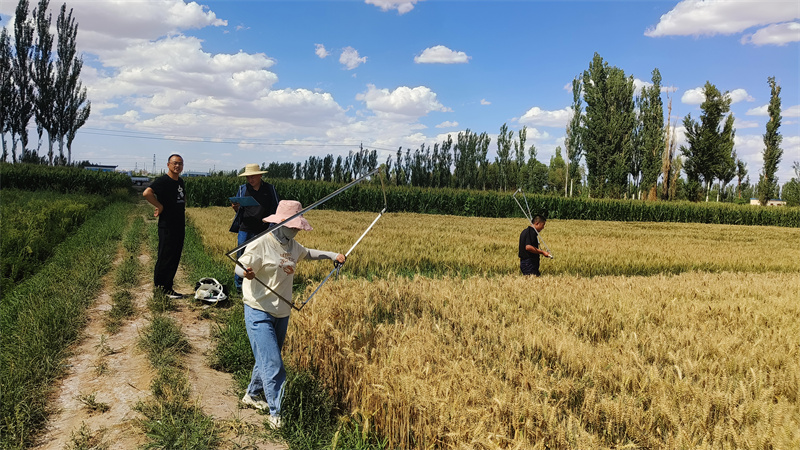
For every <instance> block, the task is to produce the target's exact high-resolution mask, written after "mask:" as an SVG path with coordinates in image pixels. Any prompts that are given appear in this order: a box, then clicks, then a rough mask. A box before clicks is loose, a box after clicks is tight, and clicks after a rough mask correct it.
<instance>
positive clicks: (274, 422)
mask: <svg viewBox="0 0 800 450" xmlns="http://www.w3.org/2000/svg"><path fill="white" fill-rule="evenodd" d="M267 421H268V422H269V425H270V426H271V427H272V428H274V429H276V430H277V429H278V428H280V427H281V417H280V416H273V415H272V414H270V415H269V416H267Z"/></svg>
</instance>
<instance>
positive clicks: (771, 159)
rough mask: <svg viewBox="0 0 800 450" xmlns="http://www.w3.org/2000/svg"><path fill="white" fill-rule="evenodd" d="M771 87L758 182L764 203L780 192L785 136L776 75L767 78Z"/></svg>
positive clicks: (759, 196) (759, 192)
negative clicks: (762, 165)
mask: <svg viewBox="0 0 800 450" xmlns="http://www.w3.org/2000/svg"><path fill="white" fill-rule="evenodd" d="M767 81H768V83H769V88H770V100H769V106H768V107H767V111H768V112H769V122H767V132H766V133H765V134H764V168H763V169H762V172H763V173H762V174H761V178H760V180H759V182H758V199H759V201H760V202H761V204H762V205H766V204H767V202H768V201H769V200H770V199H771V198H773V197H775V196H776V194H777V192H778V179H777V177H775V172H776V171H777V170H778V164H780V162H781V157H782V156H783V150H782V149H781V141H783V136H781V134H780V133H779V132H778V129H779V128H780V126H781V87H780V86H779V85H778V84H777V83H775V77H769V78H768V79H767Z"/></svg>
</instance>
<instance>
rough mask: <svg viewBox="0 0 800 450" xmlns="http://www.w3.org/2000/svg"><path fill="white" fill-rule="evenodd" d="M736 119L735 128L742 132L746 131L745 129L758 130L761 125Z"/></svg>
mask: <svg viewBox="0 0 800 450" xmlns="http://www.w3.org/2000/svg"><path fill="white" fill-rule="evenodd" d="M734 119H735V123H734V126H735V127H736V129H737V130H741V129H745V128H758V127H759V124H758V122H756V121H752V120H739V119H737V118H735V117H734Z"/></svg>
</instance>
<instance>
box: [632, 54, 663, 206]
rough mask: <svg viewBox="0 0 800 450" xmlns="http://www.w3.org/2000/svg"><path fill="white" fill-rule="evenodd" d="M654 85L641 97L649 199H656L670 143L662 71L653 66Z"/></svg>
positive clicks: (640, 131)
mask: <svg viewBox="0 0 800 450" xmlns="http://www.w3.org/2000/svg"><path fill="white" fill-rule="evenodd" d="M652 81H653V85H652V86H645V87H643V88H642V94H641V96H640V97H639V99H638V105H639V127H638V129H637V130H638V136H639V139H638V144H639V145H640V147H639V149H640V152H641V157H642V160H641V162H642V165H641V170H642V184H641V188H642V190H643V191H645V192H646V193H647V198H649V199H651V200H655V199H656V186H657V184H658V177H659V175H660V174H661V169H662V164H663V161H662V160H663V155H664V148H665V146H666V139H665V134H664V133H665V132H664V104H663V102H662V101H661V72H659V70H658V69H653V72H652Z"/></svg>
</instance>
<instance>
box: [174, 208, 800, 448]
mask: <svg viewBox="0 0 800 450" xmlns="http://www.w3.org/2000/svg"><path fill="white" fill-rule="evenodd" d="M231 214H232V213H231V212H230V210H229V209H228V210H226V209H224V208H205V209H192V210H190V212H189V216H190V217H191V219H192V221H193V222H194V223H195V225H196V226H197V227H198V228H199V229H200V230H201V234H202V235H203V238H204V242H205V244H206V246H207V248H208V249H209V250H208V251H209V252H211V253H214V254H219V255H221V254H222V253H223V252H224V251H226V250H229V249H230V248H232V247H234V246H235V242H234V241H233V234H231V233H227V228H228V226H229V221H230V219H231ZM307 217H308V219H309V221H310V222H311V224H312V226H314V227H315V230H314V231H312V232H309V233H300V235H299V236H298V238H297V239H298V241H300V242H301V243H303V244H304V245H306V246H308V247H313V248H320V249H325V250H336V251H341V252H344V251H346V249H347V248H349V246H350V245H351V244H352V242H354V241H355V239H356V238H357V237H358V236H359V235H360V233H361V232H362V231H363V229H364V228H366V226H367V225H369V223H370V222H371V221H372V219H373V218H374V217H375V214H370V213H341V212H331V211H311V212H310V213H309V214H307ZM524 226H525V223H524V222H522V221H520V220H519V219H477V218H463V217H451V216H433V215H416V214H386V215H385V216H384V218H382V219H381V221H379V222H378V224H377V225H376V226H375V229H374V230H373V233H371V234H369V235H368V236H367V237H366V238H365V239H364V241H362V243H361V244H360V246H359V247H357V249H356V250H355V251H354V252H353V254H352V255H351V258H350V259H349V260H348V262H347V264H346V265H345V268H344V269H343V270H342V277H340V278H339V279H337V280H332V281H329V282H328V284H327V285H326V286H325V288H324V289H322V290H320V292H319V293H318V294H317V296H316V297H315V298H314V300H313V301H312V302H311V303H309V305H308V306H307V307H306V308H304V309H303V310H302V311H301V312H300V313H295V314H294V315H293V318H292V321H291V325H290V328H291V330H290V332H289V335H288V339H287V344H286V348H285V349H284V353H285V355H284V357H285V359H287V361H290V362H291V363H293V364H295V365H299V366H303V367H313V368H315V369H316V370H317V371H318V372H319V374H320V377H321V379H322V380H323V381H324V382H325V383H326V385H327V386H328V387H329V388H330V389H331V391H332V392H333V393H334V394H335V395H336V396H337V398H339V399H340V400H341V401H342V402H343V404H344V405H346V407H347V408H348V409H349V411H350V412H351V414H352V415H353V417H355V418H357V419H358V420H359V421H361V423H362V425H363V426H364V427H365V428H366V429H374V430H376V431H378V432H379V433H380V434H381V435H383V436H385V437H386V438H387V439H388V442H389V447H390V448H481V449H494V448H504V449H505V448H520V449H521V448H575V449H585V448H670V449H672V448H676V449H677V448H687V449H688V448H692V449H694V448H708V449H727V448H730V449H738V448H752V449H768V448H775V449H789V448H798V447H800V408H799V407H798V405H799V403H798V395H800V363H799V362H800V321H798V317H800V231H798V230H797V229H785V228H774V227H741V226H723V225H693V224H662V223H659V224H655V223H644V224H643V223H633V224H631V223H622V222H586V221H555V220H552V221H548V224H547V226H546V228H545V230H544V233H543V234H542V237H543V238H544V239H545V241H546V242H547V244H548V246H549V247H550V248H551V249H552V250H553V253H554V254H555V255H556V258H555V259H554V260H543V261H542V273H543V276H542V277H541V278H527V277H523V276H520V275H518V274H517V273H518V267H517V261H518V260H517V258H516V245H517V239H518V236H519V232H520V231H521V230H522V228H524ZM220 230H221V231H222V232H220ZM221 258H223V259H224V257H221ZM223 259H221V260H223ZM298 268H299V270H298V278H306V279H309V280H318V279H320V278H321V277H322V276H324V275H325V274H327V272H328V271H329V270H330V267H329V266H328V265H325V264H321V263H306V264H305V265H303V264H301V265H300V266H298ZM308 289H311V287H308V288H307V290H306V292H305V294H306V295H307V294H308ZM300 295H302V294H298V296H300Z"/></svg>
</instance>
